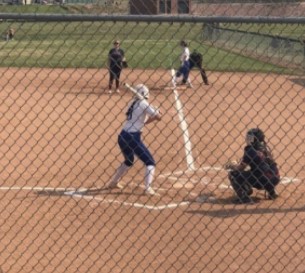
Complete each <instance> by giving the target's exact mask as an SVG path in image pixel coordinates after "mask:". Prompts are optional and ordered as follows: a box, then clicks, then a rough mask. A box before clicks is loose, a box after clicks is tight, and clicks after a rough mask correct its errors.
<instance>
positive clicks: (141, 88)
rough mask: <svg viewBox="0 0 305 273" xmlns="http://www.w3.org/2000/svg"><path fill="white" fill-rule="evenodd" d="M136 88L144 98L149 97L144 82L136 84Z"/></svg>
mask: <svg viewBox="0 0 305 273" xmlns="http://www.w3.org/2000/svg"><path fill="white" fill-rule="evenodd" d="M136 90H137V92H138V93H139V94H141V95H142V96H143V97H144V98H145V99H148V98H149V89H148V88H147V86H145V85H144V84H138V85H137V86H136Z"/></svg>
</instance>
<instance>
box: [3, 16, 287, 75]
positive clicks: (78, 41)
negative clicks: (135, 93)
mask: <svg viewBox="0 0 305 273" xmlns="http://www.w3.org/2000/svg"><path fill="white" fill-rule="evenodd" d="M9 27H13V28H14V29H15V30H16V36H15V39H14V40H13V41H9V42H6V41H4V39H3V40H2V41H0V57H1V64H0V66H2V67H52V68H54V67H62V68H66V67H75V68H79V67H84V68H101V67H105V66H106V63H107V56H108V52H109V50H110V48H111V47H112V42H113V40H114V39H120V40H121V41H122V48H123V49H124V50H125V52H126V58H127V60H128V63H129V66H130V67H131V68H152V69H157V68H164V69H168V68H170V67H178V66H179V64H180V62H179V54H180V52H181V48H180V47H179V41H180V40H182V39H185V40H186V41H188V42H189V43H190V49H191V50H194V49H197V50H198V51H200V52H201V53H203V55H204V66H205V68H206V69H208V70H214V71H215V70H217V71H246V72H266V73H268V72H274V73H291V71H290V70H288V69H283V68H281V67H277V66H275V65H271V64H268V63H263V62H260V61H257V60H255V59H251V58H247V57H244V56H241V55H238V54H234V53H230V52H227V51H225V50H221V49H217V48H214V47H213V46H208V45H204V44H203V43H202V40H201V36H202V24H178V23H174V24H170V23H161V24H158V23H150V24H148V23H124V22H117V23H114V22H73V23H62V22H48V23H35V22H2V23H1V24H0V33H5V31H6V30H7V29H8V28H9Z"/></svg>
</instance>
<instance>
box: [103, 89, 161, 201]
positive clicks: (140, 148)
mask: <svg viewBox="0 0 305 273" xmlns="http://www.w3.org/2000/svg"><path fill="white" fill-rule="evenodd" d="M135 89H136V90H137V92H138V93H140V94H141V95H142V96H143V97H144V98H145V99H143V100H140V99H138V98H134V99H133V101H132V102H131V103H130V106H129V108H128V110H127V112H126V116H127V120H126V122H125V125H124V127H123V130H122V131H121V133H120V135H119V138H118V143H119V146H120V149H121V152H122V153H123V155H124V158H125V161H124V162H123V163H122V164H121V166H120V167H119V168H118V169H117V171H116V173H115V175H114V177H113V178H112V180H111V182H110V183H109V184H108V186H107V188H108V189H113V188H122V186H121V185H119V181H120V179H121V177H122V176H123V175H124V174H125V173H126V171H127V170H128V169H129V168H130V167H131V166H132V165H133V163H134V156H135V155H136V156H137V157H138V158H139V159H140V160H141V161H142V162H143V163H144V164H145V166H146V171H145V193H146V194H148V195H154V194H155V191H154V190H153V188H152V187H151V185H152V181H153V178H154V172H155V166H156V163H155V160H154V158H153V156H152V155H151V153H150V151H149V150H148V149H147V147H146V146H145V145H144V143H143V142H142V140H141V133H142V130H143V128H144V125H146V124H149V123H151V122H153V121H155V120H157V121H159V120H161V114H160V112H159V111H158V110H156V109H155V108H154V107H152V106H151V105H150V104H149V103H148V101H147V100H148V99H149V90H148V88H147V87H146V86H145V85H143V84H139V85H137V86H136V87H135Z"/></svg>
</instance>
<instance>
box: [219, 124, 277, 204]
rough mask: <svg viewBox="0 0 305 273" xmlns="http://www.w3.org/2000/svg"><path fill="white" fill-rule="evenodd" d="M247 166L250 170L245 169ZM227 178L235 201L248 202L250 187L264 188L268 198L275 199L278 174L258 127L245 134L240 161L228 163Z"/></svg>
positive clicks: (249, 199) (250, 192) (249, 200)
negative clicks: (235, 195) (235, 197)
mask: <svg viewBox="0 0 305 273" xmlns="http://www.w3.org/2000/svg"><path fill="white" fill-rule="evenodd" d="M247 166H249V167H250V170H245V169H246V167H247ZM225 168H226V169H229V170H230V172H229V180H230V182H231V185H232V187H233V189H234V191H235V193H236V194H237V199H236V200H234V202H235V203H250V202H252V199H251V198H250V195H251V194H252V192H253V190H252V188H256V189H259V190H265V191H266V192H267V194H268V199H276V198H277V197H278V195H277V194H276V192H275V187H276V185H277V184H278V183H279V182H280V175H279V171H278V168H277V164H276V163H275V161H274V159H273V156H272V154H271V151H270V149H269V147H268V146H267V144H266V142H265V135H264V133H263V131H262V130H260V129H259V128H254V129H251V130H249V131H248V132H247V134H246V147H245V149H244V155H243V157H242V159H241V161H240V163H229V164H227V165H226V166H225Z"/></svg>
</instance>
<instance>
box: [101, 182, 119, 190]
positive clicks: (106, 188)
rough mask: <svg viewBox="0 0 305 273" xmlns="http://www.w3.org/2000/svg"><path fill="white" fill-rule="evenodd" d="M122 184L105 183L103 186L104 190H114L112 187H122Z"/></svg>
mask: <svg viewBox="0 0 305 273" xmlns="http://www.w3.org/2000/svg"><path fill="white" fill-rule="evenodd" d="M123 188H124V186H123V185H121V184H120V183H110V184H108V185H106V187H105V188H104V189H105V190H114V189H120V190H121V189H123Z"/></svg>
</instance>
